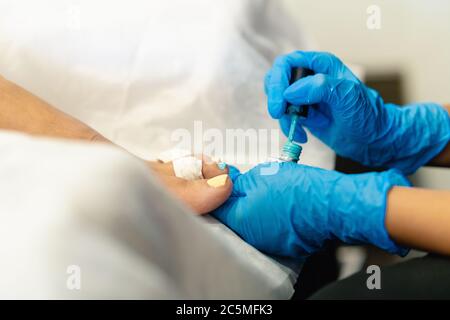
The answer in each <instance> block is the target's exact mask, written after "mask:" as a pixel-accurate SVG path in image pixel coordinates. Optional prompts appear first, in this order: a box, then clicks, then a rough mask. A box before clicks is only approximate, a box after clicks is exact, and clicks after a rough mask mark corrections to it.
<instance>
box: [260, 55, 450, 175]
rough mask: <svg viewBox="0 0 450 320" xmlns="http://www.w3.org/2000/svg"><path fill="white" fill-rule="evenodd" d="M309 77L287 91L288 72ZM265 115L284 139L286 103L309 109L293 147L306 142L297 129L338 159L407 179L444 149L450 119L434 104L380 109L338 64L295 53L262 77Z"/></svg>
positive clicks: (375, 96) (325, 57)
mask: <svg viewBox="0 0 450 320" xmlns="http://www.w3.org/2000/svg"><path fill="white" fill-rule="evenodd" d="M298 67H300V68H307V69H310V70H312V71H314V73H315V75H313V76H308V77H305V78H302V79H300V80H298V81H296V82H295V83H293V84H292V85H290V86H289V78H290V73H291V69H292V68H298ZM265 91H266V94H267V97H268V108H269V113H270V114H271V116H272V117H273V118H276V119H280V124H281V128H282V130H283V132H284V133H285V134H286V135H287V134H288V131H289V127H290V116H289V115H286V114H285V109H286V102H287V101H288V102H289V103H291V104H293V105H305V104H306V105H309V104H312V105H313V108H310V110H309V115H308V117H307V118H306V119H302V120H300V122H299V125H298V127H297V128H296V132H295V140H296V141H297V142H300V143H302V142H306V134H305V131H304V129H303V126H304V127H306V128H308V129H309V130H310V131H311V133H312V134H314V135H315V136H317V137H318V138H319V139H320V140H322V141H323V142H324V143H325V144H327V145H328V146H329V147H331V148H332V149H333V150H335V152H336V153H337V154H339V155H341V156H344V157H348V158H351V159H353V160H355V161H358V162H360V163H362V164H364V165H368V166H372V167H387V168H397V169H399V170H401V171H402V172H403V173H405V174H411V173H413V172H414V171H416V170H417V169H418V168H419V167H421V166H422V165H424V164H426V163H427V162H429V161H430V160H431V159H432V158H434V157H435V156H436V155H437V154H439V152H440V151H442V150H443V149H444V147H445V146H446V145H447V143H448V142H449V140H450V117H449V114H448V113H447V111H446V110H445V109H444V108H443V107H442V106H439V105H437V104H434V103H422V104H411V105H407V106H405V107H403V108H399V107H397V106H395V105H393V104H385V103H384V102H383V99H382V98H381V96H380V95H379V94H378V93H377V92H376V91H375V90H372V89H370V88H368V87H366V86H365V85H364V84H363V83H362V82H361V81H360V80H359V79H358V78H357V77H356V76H355V75H354V74H353V73H352V72H351V71H350V70H349V69H348V68H347V67H346V66H345V65H344V64H343V63H342V62H341V61H340V60H339V59H338V58H336V57H335V56H334V55H332V54H329V53H324V52H302V51H296V52H293V53H291V54H288V55H285V56H281V57H279V58H277V59H276V60H275V63H274V65H273V67H272V69H271V70H269V72H268V73H267V75H266V79H265Z"/></svg>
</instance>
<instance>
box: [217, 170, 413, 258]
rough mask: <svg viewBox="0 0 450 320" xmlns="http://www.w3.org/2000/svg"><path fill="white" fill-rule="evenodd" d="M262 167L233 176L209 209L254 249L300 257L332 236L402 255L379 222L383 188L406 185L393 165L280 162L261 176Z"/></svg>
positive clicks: (382, 217)
mask: <svg viewBox="0 0 450 320" xmlns="http://www.w3.org/2000/svg"><path fill="white" fill-rule="evenodd" d="M267 166H268V164H263V165H259V166H256V167H254V168H253V169H251V170H250V171H249V172H247V173H245V174H239V173H236V174H235V175H233V176H232V178H233V181H234V187H233V193H232V195H231V197H230V198H229V199H228V200H227V202H225V204H223V205H222V206H221V207H220V208H218V209H216V210H215V211H214V212H213V215H214V216H215V217H217V218H218V219H219V220H220V221H222V222H223V223H224V224H226V225H227V226H229V227H230V228H231V229H232V230H234V231H235V232H236V233H237V234H238V235H239V236H241V237H242V238H243V239H244V240H245V241H247V242H248V243H250V244H251V245H253V246H254V247H256V248H257V249H259V250H261V251H263V252H266V253H269V254H275V255H281V256H290V257H295V258H302V257H305V256H307V255H309V254H312V253H314V252H316V251H318V250H320V249H321V248H322V246H323V245H324V243H325V242H326V241H327V240H332V239H336V238H337V239H340V240H342V241H344V242H346V243H350V244H354V243H370V244H373V245H376V246H378V247H379V248H381V249H383V250H386V251H388V252H391V253H397V254H400V255H404V254H406V252H407V250H406V249H404V248H402V247H400V246H398V245H396V244H395V243H394V242H393V241H392V240H391V239H390V238H389V236H388V233H387V231H386V228H385V224H384V221H385V209H386V201H387V200H386V199H387V193H388V191H389V190H390V189H391V188H392V186H394V185H402V186H408V185H409V183H408V181H407V180H406V179H405V178H404V177H403V176H402V175H401V174H399V173H398V172H397V171H396V170H390V171H386V172H382V173H367V174H357V175H345V174H342V173H338V172H336V171H328V170H323V169H319V168H314V167H309V166H304V165H297V164H294V163H280V164H279V168H278V171H277V173H275V174H270V175H264V174H263V173H264V172H267V170H264V169H265V168H267Z"/></svg>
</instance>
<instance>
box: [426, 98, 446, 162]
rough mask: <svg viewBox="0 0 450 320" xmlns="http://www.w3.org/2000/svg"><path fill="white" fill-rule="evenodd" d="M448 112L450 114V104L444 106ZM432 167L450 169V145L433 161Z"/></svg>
mask: <svg viewBox="0 0 450 320" xmlns="http://www.w3.org/2000/svg"><path fill="white" fill-rule="evenodd" d="M444 108H445V109H447V112H448V113H449V114H450V104H447V105H444ZM430 165H434V166H440V167H450V144H447V147H445V148H444V150H442V152H441V153H440V154H438V155H437V156H436V157H435V158H434V159H433V160H431V162H430Z"/></svg>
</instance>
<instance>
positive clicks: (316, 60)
mask: <svg viewBox="0 0 450 320" xmlns="http://www.w3.org/2000/svg"><path fill="white" fill-rule="evenodd" d="M286 62H287V64H288V65H289V66H290V68H304V69H309V70H312V71H313V72H314V73H323V74H327V75H329V76H331V77H335V78H345V79H347V80H353V81H359V80H358V78H357V77H356V76H355V75H354V74H353V73H352V72H351V71H350V69H349V68H348V67H347V66H346V65H345V64H344V63H343V62H342V61H341V60H340V59H339V58H338V57H336V56H335V55H334V54H332V53H328V52H320V51H294V52H292V53H290V54H288V55H286Z"/></svg>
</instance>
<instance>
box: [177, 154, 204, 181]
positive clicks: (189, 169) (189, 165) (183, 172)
mask: <svg viewBox="0 0 450 320" xmlns="http://www.w3.org/2000/svg"><path fill="white" fill-rule="evenodd" d="M172 163H173V171H174V172H175V175H176V176H177V177H179V178H183V179H186V180H197V179H203V175H202V160H200V159H197V158H195V157H193V156H187V157H181V158H177V159H175V160H173V161H172Z"/></svg>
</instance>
